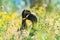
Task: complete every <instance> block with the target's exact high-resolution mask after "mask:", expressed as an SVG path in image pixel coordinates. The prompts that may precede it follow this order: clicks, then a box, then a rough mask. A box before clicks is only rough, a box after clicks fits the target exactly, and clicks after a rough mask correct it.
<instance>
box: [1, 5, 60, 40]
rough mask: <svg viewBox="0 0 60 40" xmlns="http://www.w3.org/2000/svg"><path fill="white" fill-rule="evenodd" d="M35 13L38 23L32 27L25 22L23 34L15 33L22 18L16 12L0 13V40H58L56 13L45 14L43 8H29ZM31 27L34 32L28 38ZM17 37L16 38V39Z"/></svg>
mask: <svg viewBox="0 0 60 40" xmlns="http://www.w3.org/2000/svg"><path fill="white" fill-rule="evenodd" d="M30 10H31V12H34V13H36V16H37V19H38V22H37V25H36V24H35V25H34V27H33V26H32V23H31V21H29V20H27V21H26V22H27V26H28V27H27V30H24V31H23V34H20V32H17V30H18V29H19V28H20V27H21V23H22V18H21V15H18V14H17V13H16V12H5V11H3V12H0V40H19V39H20V40H60V15H59V13H58V12H57V11H53V12H47V11H46V9H45V7H43V6H41V7H39V8H38V10H37V9H36V8H31V9H30ZM31 27H33V28H34V29H35V30H36V31H35V32H34V34H35V35H34V36H32V37H30V35H29V33H30V32H32V29H31ZM17 37H18V38H17Z"/></svg>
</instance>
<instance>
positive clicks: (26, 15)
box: [20, 10, 37, 29]
mask: <svg viewBox="0 0 60 40" xmlns="http://www.w3.org/2000/svg"><path fill="white" fill-rule="evenodd" d="M27 19H28V20H30V21H31V22H32V24H34V23H36V22H37V17H36V16H35V15H33V14H32V13H31V12H30V11H29V10H23V12H22V27H21V28H20V29H24V28H26V27H27V25H26V20H27Z"/></svg>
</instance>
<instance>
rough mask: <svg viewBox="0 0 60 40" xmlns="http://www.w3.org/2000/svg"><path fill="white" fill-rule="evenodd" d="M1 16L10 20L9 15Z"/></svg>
mask: <svg viewBox="0 0 60 40" xmlns="http://www.w3.org/2000/svg"><path fill="white" fill-rule="evenodd" d="M2 18H3V19H6V20H8V21H10V20H11V17H10V16H9V15H4V16H2Z"/></svg>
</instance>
